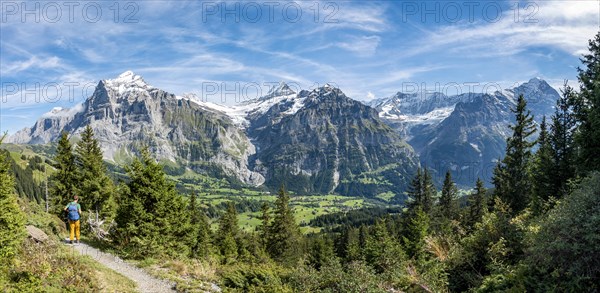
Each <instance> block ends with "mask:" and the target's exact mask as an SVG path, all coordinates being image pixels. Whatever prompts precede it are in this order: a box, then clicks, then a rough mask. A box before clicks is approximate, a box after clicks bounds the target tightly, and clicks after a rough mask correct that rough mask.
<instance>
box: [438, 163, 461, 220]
mask: <svg viewBox="0 0 600 293" xmlns="http://www.w3.org/2000/svg"><path fill="white" fill-rule="evenodd" d="M457 196H458V188H457V187H456V185H455V184H454V181H452V174H451V173H450V170H448V171H447V172H446V177H445V179H444V185H443V187H442V196H441V197H440V209H441V212H442V217H444V218H445V219H448V220H455V219H456V218H457V213H458V205H457V202H456V198H457Z"/></svg>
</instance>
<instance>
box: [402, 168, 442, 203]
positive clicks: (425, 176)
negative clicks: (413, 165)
mask: <svg viewBox="0 0 600 293" xmlns="http://www.w3.org/2000/svg"><path fill="white" fill-rule="evenodd" d="M436 192H437V191H436V189H435V186H434V185H433V179H432V177H431V173H430V172H429V170H427V169H425V171H424V172H422V171H421V168H418V169H417V174H416V175H415V177H414V178H413V179H412V181H411V184H410V189H409V192H408V196H409V198H410V199H411V202H409V204H408V213H409V214H411V213H413V211H415V210H416V208H417V207H421V209H422V210H423V211H424V212H425V213H427V214H429V213H430V212H431V208H432V206H433V198H434V197H435V194H436Z"/></svg>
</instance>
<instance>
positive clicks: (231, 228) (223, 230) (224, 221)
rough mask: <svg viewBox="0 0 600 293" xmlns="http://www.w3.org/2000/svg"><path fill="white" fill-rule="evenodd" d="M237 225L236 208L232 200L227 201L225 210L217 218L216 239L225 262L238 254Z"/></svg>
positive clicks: (232, 259) (228, 261)
mask: <svg viewBox="0 0 600 293" xmlns="http://www.w3.org/2000/svg"><path fill="white" fill-rule="evenodd" d="M239 230H240V228H239V225H238V216H237V210H236V209H235V205H234V204H233V202H231V201H230V202H228V203H227V210H226V212H225V214H224V215H223V216H221V219H219V231H218V235H217V241H218V244H219V248H220V250H221V255H222V256H223V260H224V262H225V263H231V262H233V261H234V260H235V259H236V258H237V256H238V248H239V245H238V237H239Z"/></svg>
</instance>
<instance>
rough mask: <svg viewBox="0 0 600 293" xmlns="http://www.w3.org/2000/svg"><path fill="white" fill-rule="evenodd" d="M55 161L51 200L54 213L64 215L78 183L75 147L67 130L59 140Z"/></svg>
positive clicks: (51, 180) (51, 179)
mask: <svg viewBox="0 0 600 293" xmlns="http://www.w3.org/2000/svg"><path fill="white" fill-rule="evenodd" d="M54 162H55V164H54V168H55V169H56V172H54V174H53V175H52V177H51V178H50V180H49V181H50V182H51V183H52V184H51V185H52V186H51V189H50V197H51V199H50V200H51V202H52V210H53V212H54V214H56V215H59V216H62V215H64V213H63V207H64V206H65V205H66V204H67V203H69V202H70V201H71V200H72V199H73V195H75V186H76V184H77V172H76V168H75V156H74V155H73V147H72V145H71V142H70V141H69V134H68V133H67V132H66V131H63V132H62V133H61V135H60V139H59V140H58V147H57V149H56V156H55V157H54ZM61 218H62V217H61Z"/></svg>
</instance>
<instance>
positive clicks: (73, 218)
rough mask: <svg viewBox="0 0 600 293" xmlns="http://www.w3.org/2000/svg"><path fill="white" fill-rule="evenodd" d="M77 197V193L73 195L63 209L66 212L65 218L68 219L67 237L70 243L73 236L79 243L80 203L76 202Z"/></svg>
mask: <svg viewBox="0 0 600 293" xmlns="http://www.w3.org/2000/svg"><path fill="white" fill-rule="evenodd" d="M78 201H79V197H78V196H77V195H75V196H73V201H72V202H70V203H69V204H67V206H66V207H65V211H66V212H67V218H68V219H69V230H70V232H71V233H70V234H69V239H70V240H71V244H73V238H76V239H77V243H79V234H80V228H81V225H80V223H79V218H81V205H79V203H78Z"/></svg>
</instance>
